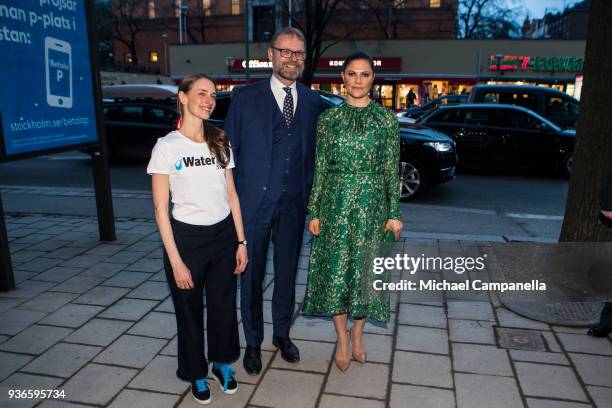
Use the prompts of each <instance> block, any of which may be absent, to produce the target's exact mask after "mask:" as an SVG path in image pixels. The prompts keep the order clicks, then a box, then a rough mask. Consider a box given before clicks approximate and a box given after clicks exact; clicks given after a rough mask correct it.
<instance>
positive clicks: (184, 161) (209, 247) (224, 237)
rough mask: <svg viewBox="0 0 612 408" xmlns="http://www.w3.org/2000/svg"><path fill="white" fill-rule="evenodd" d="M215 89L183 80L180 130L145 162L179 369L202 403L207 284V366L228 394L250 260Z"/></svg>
mask: <svg viewBox="0 0 612 408" xmlns="http://www.w3.org/2000/svg"><path fill="white" fill-rule="evenodd" d="M215 88H216V87H215V83H214V81H213V80H212V79H211V78H210V77H208V76H206V75H203V74H198V75H190V76H188V77H186V78H185V79H183V81H182V82H181V84H180V86H179V93H178V99H179V100H178V104H179V109H180V112H181V118H182V120H180V121H179V123H180V124H179V128H178V130H176V131H173V132H170V133H169V134H168V135H166V136H165V137H162V138H160V139H158V140H157V143H156V145H155V147H154V149H153V153H152V155H151V161H150V162H149V165H148V167H147V173H149V174H151V175H152V176H153V177H152V178H153V183H152V184H153V201H154V204H155V219H156V220H157V225H158V227H159V232H160V235H161V238H162V241H163V243H164V267H165V271H166V278H167V280H168V284H169V286H170V290H171V293H172V300H173V303H174V310H175V314H176V323H177V329H178V370H177V372H176V375H177V376H178V377H179V378H180V379H182V380H184V381H189V382H191V392H192V394H193V397H194V398H195V399H196V401H197V402H199V403H201V404H208V403H209V402H210V401H211V395H210V390H209V388H208V362H207V360H206V356H205V355H204V325H203V314H204V310H203V307H204V305H203V299H202V298H203V294H204V289H206V307H207V309H208V310H207V320H206V321H207V324H206V329H207V340H208V359H209V360H210V361H212V362H213V367H212V370H211V371H212V374H213V377H214V378H215V379H216V380H217V381H218V382H219V384H220V386H221V388H222V390H223V392H225V393H226V394H233V393H235V392H236V390H237V387H238V384H237V382H236V379H235V378H234V374H235V371H234V369H232V368H231V367H230V363H232V362H233V361H235V360H237V359H238V358H239V357H240V346H239V341H238V322H237V317H236V275H237V274H239V273H242V272H243V271H244V269H245V267H246V264H247V250H246V244H247V243H246V241H245V239H244V230H243V225H242V215H241V213H240V202H239V201H238V195H237V194H236V189H235V186H234V179H233V176H232V170H231V169H232V168H233V167H234V161H233V157H232V151H231V148H230V145H229V142H228V139H227V138H226V137H225V134H224V132H223V131H222V130H220V129H218V128H216V127H214V126H212V125H211V124H210V123H208V118H209V117H210V115H211V113H212V111H213V110H214V109H215V97H216V95H217V94H216V89H215ZM170 199H171V200H172V203H173V205H174V206H173V209H172V219H170V216H169V214H168V206H169V204H168V202H169V201H170Z"/></svg>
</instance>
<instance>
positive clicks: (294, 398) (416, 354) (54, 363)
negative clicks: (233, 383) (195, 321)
mask: <svg viewBox="0 0 612 408" xmlns="http://www.w3.org/2000/svg"><path fill="white" fill-rule="evenodd" d="M6 222H7V229H8V235H9V240H10V245H11V252H12V257H13V264H14V269H15V278H16V280H17V285H18V289H17V290H16V291H13V292H9V293H0V405H1V406H9V407H13V406H15V407H17V406H19V407H21V406H23V407H26V406H27V407H30V406H38V407H79V406H109V407H121V408H123V407H147V408H153V407H196V406H199V405H197V404H196V403H195V402H194V401H193V399H192V397H191V394H190V391H189V384H187V383H184V382H181V381H179V380H178V379H176V376H175V370H176V358H175V356H176V325H175V320H174V316H173V307H172V302H171V300H170V298H169V291H168V288H167V284H166V282H165V277H164V274H163V271H162V263H161V242H160V241H159V238H158V234H157V229H156V226H155V223H154V222H153V221H152V220H148V219H118V220H117V223H116V227H117V237H118V240H117V241H114V242H111V243H102V242H99V241H98V240H97V239H98V232H97V220H96V219H95V218H93V217H70V216H52V215H46V216H44V215H27V214H25V215H8V216H7V219H6ZM403 235H406V236H407V237H410V233H407V234H403ZM407 239H410V238H407ZM420 239H421V240H422V241H421V242H423V243H424V244H428V245H430V246H431V245H432V244H435V245H433V247H434V248H436V251H437V254H436V255H438V254H439V255H440V256H456V255H459V254H461V253H463V254H468V253H474V251H483V250H484V251H486V247H487V245H488V244H487V243H486V242H480V243H479V242H475V241H457V240H439V239H438V240H436V239H434V238H433V237H430V239H428V240H427V239H425V238H423V237H422V236H421V238H420ZM411 243H414V241H411ZM309 249H310V247H309V242H308V239H305V244H304V250H303V252H302V255H303V256H302V257H301V260H300V269H299V272H298V278H297V283H298V286H297V302H298V303H300V304H301V302H302V300H303V296H304V290H305V283H306V276H307V265H308V253H309ZM269 267H270V265H269ZM268 271H269V272H271V270H270V269H269V270H268ZM265 285H266V291H265V293H264V300H265V304H264V319H265V321H266V340H265V343H264V344H263V345H262V348H263V350H264V351H263V353H262V354H263V356H262V357H263V363H264V370H263V371H262V373H261V374H260V375H259V376H256V377H251V376H249V375H247V374H246V373H245V372H244V371H243V369H242V364H241V361H239V362H237V363H236V364H235V368H236V369H237V371H238V373H237V377H238V381H239V383H240V384H239V390H238V393H237V394H235V395H233V396H226V395H224V394H223V393H222V392H221V390H220V389H219V388H218V387H217V386H216V385H214V383H212V384H211V385H212V387H211V388H212V395H213V403H212V404H211V405H210V406H216V407H224V408H230V407H245V406H252V407H283V408H284V407H291V408H298V407H321V408H322V407H326V408H341V407H350V408H361V407H385V406H390V407H415V408H429V407H432V408H447V407H459V408H480V407H503V408H513V407H529V408H553V407H554V408H557V407H558V408H578V407H600V408H603V407H608V406H610V405H609V404H610V401H612V342H611V340H610V339H609V338H606V339H593V338H590V337H588V336H586V335H585V334H584V333H585V329H582V328H581V329H574V328H568V327H559V326H550V325H547V324H544V323H539V322H535V321H531V320H528V319H524V318H521V317H519V316H517V315H516V314H514V313H512V312H510V311H509V310H507V309H506V308H504V307H503V306H501V305H500V304H499V302H498V301H497V299H496V297H495V296H486V297H485V299H483V300H484V301H482V302H474V301H463V302H460V301H452V300H449V301H447V302H446V301H444V302H443V301H440V302H433V303H428V304H415V303H408V301H409V299H408V296H404V294H402V295H393V296H392V303H391V307H392V312H393V313H392V317H391V322H390V323H389V325H388V327H386V328H382V327H379V326H374V325H371V324H367V325H366V329H367V330H366V331H367V335H366V338H365V340H366V344H367V347H368V360H369V361H368V363H366V364H365V365H361V364H359V363H356V362H353V363H352V364H351V367H350V368H349V370H348V371H347V372H346V373H345V374H341V373H340V372H339V371H338V370H337V368H336V367H335V364H334V363H333V355H334V347H335V345H334V339H335V333H334V330H333V326H332V323H331V321H328V320H323V319H306V318H304V317H303V316H301V315H300V314H297V316H296V319H295V323H294V325H293V328H292V331H291V336H292V338H294V339H295V342H296V344H297V345H298V347H299V348H300V351H301V362H300V363H298V364H288V363H286V362H284V360H282V359H281V357H280V354H279V353H278V352H277V351H276V349H275V348H274V347H273V346H272V344H271V332H272V330H271V329H272V324H271V312H270V303H271V302H270V299H271V296H272V290H273V282H272V275H271V274H268V275H266V281H265ZM440 300H442V299H440ZM296 310H299V307H298V306H296ZM240 330H241V331H242V329H241V328H240ZM241 345H242V346H243V347H244V339H243V338H242V333H241ZM9 389H21V390H27V389H30V390H36V389H57V390H64V391H65V396H66V397H65V399H63V400H62V399H59V400H45V401H42V400H32V399H31V400H20V401H19V402H15V400H11V401H9V400H8V390H9Z"/></svg>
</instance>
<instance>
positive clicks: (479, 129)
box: [418, 103, 576, 176]
mask: <svg viewBox="0 0 612 408" xmlns="http://www.w3.org/2000/svg"><path fill="white" fill-rule="evenodd" d="M418 124H420V125H425V126H428V127H431V128H434V129H437V130H439V131H442V132H444V133H445V134H447V135H448V136H450V137H451V138H453V139H454V140H455V142H456V143H457V155H458V159H459V165H460V166H465V167H482V166H483V165H487V164H488V165H496V166H504V167H506V168H507V167H508V166H513V167H514V166H524V165H529V166H534V165H535V166H543V167H548V168H554V169H556V170H558V171H560V172H561V173H562V174H564V175H566V176H569V174H570V172H571V170H572V163H573V156H572V154H573V150H574V139H575V136H576V132H575V130H573V129H562V128H560V127H559V126H557V125H555V124H554V123H552V122H551V121H549V120H548V119H546V118H544V117H542V116H540V115H538V114H537V113H535V112H533V111H531V110H529V109H526V108H523V107H521V106H516V105H504V104H490V103H488V104H464V105H457V106H447V107H442V108H440V109H438V110H436V111H434V112H432V113H431V114H429V115H427V116H425V117H424V118H423V119H421V120H420V121H419V122H418Z"/></svg>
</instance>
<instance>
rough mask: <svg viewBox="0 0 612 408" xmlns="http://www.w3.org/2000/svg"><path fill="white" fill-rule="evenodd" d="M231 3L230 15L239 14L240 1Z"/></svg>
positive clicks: (236, 0)
mask: <svg viewBox="0 0 612 408" xmlns="http://www.w3.org/2000/svg"><path fill="white" fill-rule="evenodd" d="M231 1H232V14H240V0H231Z"/></svg>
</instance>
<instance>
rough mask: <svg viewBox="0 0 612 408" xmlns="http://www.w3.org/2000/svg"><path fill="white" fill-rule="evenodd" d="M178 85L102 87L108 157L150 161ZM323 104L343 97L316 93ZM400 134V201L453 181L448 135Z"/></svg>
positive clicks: (221, 108)
mask: <svg viewBox="0 0 612 408" xmlns="http://www.w3.org/2000/svg"><path fill="white" fill-rule="evenodd" d="M177 92H178V89H177V87H171V86H161V85H138V86H134V85H114V86H108V87H104V88H103V90H102V93H103V96H104V98H105V99H104V102H103V108H104V121H105V125H106V135H107V141H108V142H107V143H108V147H109V153H110V155H111V157H113V158H128V157H129V158H138V159H148V158H149V157H150V155H151V150H152V149H153V146H154V145H155V142H156V141H157V139H158V138H160V137H163V136H165V135H166V134H167V133H168V132H169V131H171V130H172V129H175V128H176V123H177V121H178V116H179V115H178V112H177V98H176V94H177ZM317 92H318V93H319V95H320V97H321V100H322V101H323V103H324V105H325V106H327V107H328V108H329V107H332V106H336V105H339V104H341V103H342V102H343V101H344V98H343V97H341V96H338V95H334V94H330V93H326V92H322V91H317ZM230 101H231V92H219V93H217V105H216V107H215V110H214V111H213V114H212V116H211V118H210V119H209V120H210V122H211V123H212V124H214V125H215V126H217V127H220V128H223V126H224V123H225V117H226V116H227V112H228V109H229V104H230ZM400 134H401V163H400V179H401V187H400V189H401V199H402V200H409V199H411V198H413V197H415V196H416V195H418V194H419V193H420V192H422V191H423V190H424V189H425V188H426V186H429V185H433V184H436V183H441V182H445V181H450V180H452V179H453V177H454V175H455V165H456V158H455V143H454V142H453V140H452V139H450V138H449V137H448V136H446V135H444V134H441V133H440V132H437V131H435V130H432V129H427V128H425V127H423V126H417V125H414V126H405V127H402V128H401V129H400Z"/></svg>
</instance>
